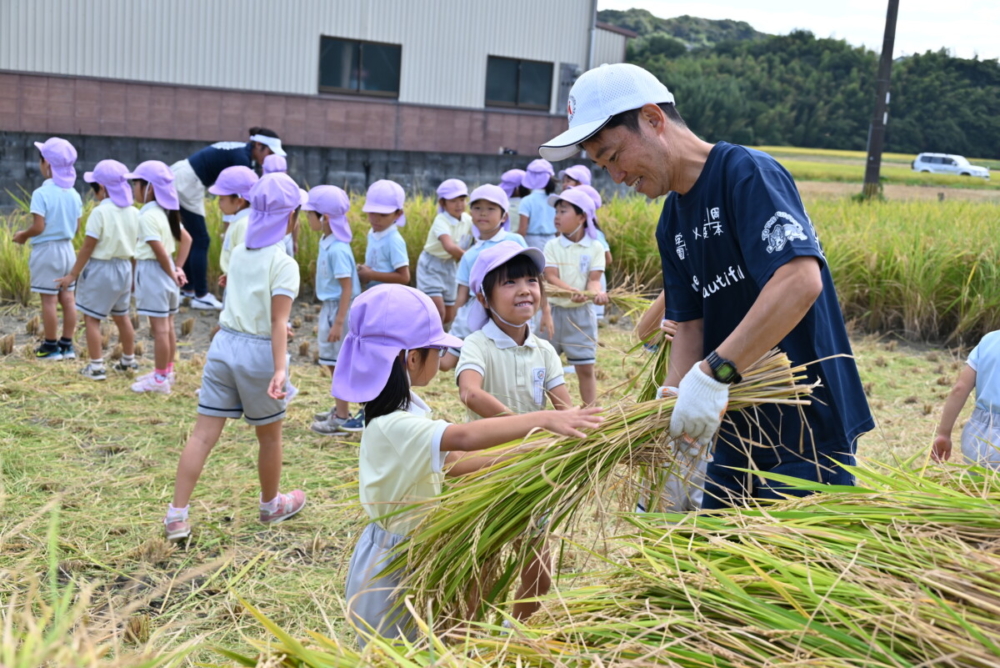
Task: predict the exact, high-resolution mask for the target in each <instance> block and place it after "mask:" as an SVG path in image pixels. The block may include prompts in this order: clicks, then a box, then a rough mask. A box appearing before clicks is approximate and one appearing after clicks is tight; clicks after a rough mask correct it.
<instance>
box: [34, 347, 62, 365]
mask: <svg viewBox="0 0 1000 668" xmlns="http://www.w3.org/2000/svg"><path fill="white" fill-rule="evenodd" d="M62 358H63V354H62V350H60V349H59V346H58V345H54V346H51V347H50V346H49V344H47V343H43V344H42V345H40V346H39V347H38V348H36V349H35V359H36V360H48V361H50V362H54V361H56V360H61V359H62Z"/></svg>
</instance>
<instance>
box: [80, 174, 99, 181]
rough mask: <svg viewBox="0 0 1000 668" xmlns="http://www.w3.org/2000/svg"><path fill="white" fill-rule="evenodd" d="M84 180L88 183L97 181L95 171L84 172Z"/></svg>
mask: <svg viewBox="0 0 1000 668" xmlns="http://www.w3.org/2000/svg"><path fill="white" fill-rule="evenodd" d="M83 180H84V181H86V182H87V183H97V181H95V180H94V173H93V172H84V173H83Z"/></svg>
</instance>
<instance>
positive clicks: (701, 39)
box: [597, 9, 767, 49]
mask: <svg viewBox="0 0 1000 668" xmlns="http://www.w3.org/2000/svg"><path fill="white" fill-rule="evenodd" d="M597 18H598V20H599V21H603V22H604V23H610V24H611V25H614V26H618V27H619V28H627V29H629V30H632V31H634V32H637V33H639V39H638V40H636V41H638V42H642V41H645V40H648V39H649V38H650V37H652V36H653V35H655V34H657V33H662V34H664V35H667V36H669V37H673V38H674V39H677V40H680V41H681V42H684V45H685V46H686V47H687V49H696V48H699V47H712V46H715V45H716V44H718V43H719V42H725V41H731V40H735V41H745V40H754V39H762V38H764V37H767V34H766V33H762V32H758V31H756V30H754V29H753V26H751V25H750V24H749V23H747V22H746V21H732V20H729V19H724V20H721V21H716V20H712V19H702V18H698V17H697V16H677V17H674V18H670V19H661V18H660V17H658V16H653V15H652V14H651V13H649V12H648V11H646V10H645V9H627V10H625V11H620V10H616V9H605V10H603V11H600V12H598V13H597Z"/></svg>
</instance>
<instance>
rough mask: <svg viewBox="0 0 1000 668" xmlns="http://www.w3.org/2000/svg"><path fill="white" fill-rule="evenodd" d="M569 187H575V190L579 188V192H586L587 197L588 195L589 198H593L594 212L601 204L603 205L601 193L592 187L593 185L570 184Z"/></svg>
mask: <svg viewBox="0 0 1000 668" xmlns="http://www.w3.org/2000/svg"><path fill="white" fill-rule="evenodd" d="M570 187H571V188H575V189H576V190H579V191H580V192H584V193H587V197H589V198H590V199H592V200H594V211H595V212H596V211H597V210H598V209H600V208H601V207H602V206H604V200H603V199H601V193H599V192H597V189H596V188H594V187H593V186H570Z"/></svg>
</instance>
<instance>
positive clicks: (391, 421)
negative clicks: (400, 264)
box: [333, 285, 601, 645]
mask: <svg viewBox="0 0 1000 668" xmlns="http://www.w3.org/2000/svg"><path fill="white" fill-rule="evenodd" d="M461 345H462V342H461V341H460V340H459V339H456V338H455V337H453V336H451V335H449V334H446V333H445V331H444V329H443V328H442V326H441V319H440V317H439V316H438V314H437V308H436V307H435V306H434V303H433V302H431V300H430V298H429V297H427V295H425V294H423V293H422V292H420V291H419V290H414V289H413V288H410V287H407V286H403V285H380V286H377V287H375V288H373V289H371V290H368V291H366V292H365V293H364V294H362V295H361V296H360V297H358V299H357V300H356V301H355V302H354V306H353V308H352V311H351V323H350V332H349V333H348V335H347V337H346V339H345V340H344V347H343V349H342V350H341V363H340V364H338V365H337V370H336V372H335V373H334V376H333V391H334V394H335V395H336V396H337V397H340V398H343V399H346V400H349V401H356V402H359V403H364V404H365V421H366V422H367V427H366V429H365V432H364V435H363V436H362V437H361V448H360V451H359V465H358V487H359V497H360V499H361V504H362V506H363V507H364V509H365V512H366V513H367V514H368V516H369V518H370V519H371V523H370V524H368V526H367V527H366V528H365V530H364V531H363V532H362V534H361V536H360V537H359V538H358V542H357V544H356V545H355V547H354V553H353V554H352V555H351V563H350V566H349V567H348V571H347V585H346V596H345V598H346V600H347V613H348V620H349V621H350V623H351V624H352V625H353V626H354V627H355V629H356V631H357V633H358V637H359V641H360V643H361V644H362V645H365V644H366V643H367V641H368V638H369V637H370V634H371V632H372V630H374V631H375V632H376V633H378V634H379V635H381V636H382V637H384V638H394V637H400V636H403V637H408V638H411V639H412V638H413V637H414V636H415V633H416V629H415V628H414V625H413V620H412V619H411V618H410V616H409V615H408V614H407V613H406V608H405V607H403V606H396V602H397V600H398V598H397V597H399V596H400V595H401V593H400V592H399V591H398V588H399V584H400V582H401V581H402V578H403V575H402V574H400V573H392V574H386V573H385V569H386V567H387V566H388V565H389V562H390V558H387V557H388V556H389V554H390V552H391V551H392V549H393V548H394V547H395V546H397V545H399V544H400V543H401V542H402V541H403V540H405V539H406V537H407V535H409V534H411V532H412V531H413V530H414V529H415V528H416V527H417V526H418V525H419V523H420V520H421V519H422V517H423V514H424V513H426V512H427V511H428V510H429V509H430V508H431V506H430V504H426V503H424V504H422V506H421V507H420V508H411V509H407V508H405V506H407V505H410V504H420V503H421V502H424V501H426V500H428V499H433V498H434V497H436V496H438V495H439V494H441V488H442V484H443V482H444V478H445V477H446V476H460V475H465V474H468V473H471V472H473V471H477V470H479V469H481V468H483V467H486V466H490V465H492V464H494V463H495V462H497V461H498V460H499V459H501V458H502V457H503V453H499V452H491V453H490V454H489V455H487V456H477V455H476V453H477V452H478V451H480V450H485V449H487V448H491V447H493V446H497V445H501V444H504V443H509V442H511V441H515V440H518V439H521V438H523V437H524V436H526V435H528V434H529V433H530V432H531V431H532V430H534V429H547V430H549V431H551V432H554V433H557V434H565V435H573V436H583V433H582V432H581V431H580V430H581V429H587V428H592V427H596V426H598V425H599V424H600V422H601V418H600V417H598V416H597V415H596V413H597V412H598V409H594V408H590V409H579V408H571V409H569V410H565V411H536V412H532V413H528V414H526V415H514V416H509V417H501V418H490V419H486V420H478V421H475V422H469V423H466V424H450V423H448V422H446V421H444V420H431V419H430V415H429V414H430V408H429V407H428V406H427V404H425V403H424V402H423V401H422V400H421V399H420V398H419V397H418V396H417V395H415V394H414V393H413V392H412V389H411V388H414V387H423V386H426V385H427V384H428V383H429V382H431V380H433V378H434V376H435V375H436V374H437V371H438V360H439V359H440V357H439V355H438V351H439V350H441V349H444V348H447V347H449V346H454V347H460V346H461ZM468 584H469V585H470V586H471V585H472V584H473V583H468ZM470 605H472V606H475V605H476V604H475V602H470Z"/></svg>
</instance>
